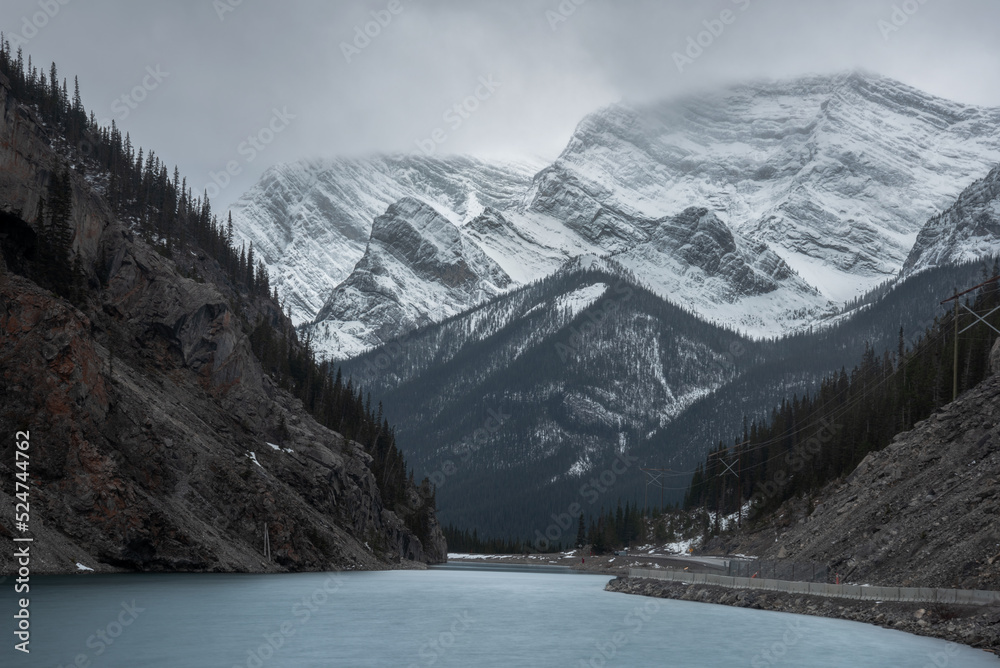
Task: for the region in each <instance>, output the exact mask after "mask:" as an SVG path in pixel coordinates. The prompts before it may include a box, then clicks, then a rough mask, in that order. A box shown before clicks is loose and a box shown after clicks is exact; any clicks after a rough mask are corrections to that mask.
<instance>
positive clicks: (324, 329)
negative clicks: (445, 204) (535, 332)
mask: <svg viewBox="0 0 1000 668" xmlns="http://www.w3.org/2000/svg"><path fill="white" fill-rule="evenodd" d="M510 282H511V281H510V277H509V276H508V275H507V274H506V273H505V272H504V270H503V269H501V268H500V266H499V265H497V264H496V263H495V262H494V261H493V260H491V259H490V258H489V257H487V256H486V254H485V253H483V252H482V251H481V250H480V249H479V247H478V246H476V245H475V244H473V243H470V242H468V241H466V240H464V239H463V237H462V234H461V232H460V230H459V228H458V227H456V226H455V224H454V223H452V222H451V221H449V220H448V219H446V218H445V217H444V216H442V215H441V214H440V213H438V211H437V210H436V209H435V208H434V207H432V206H431V205H429V204H427V203H425V202H422V201H420V200H417V199H414V198H412V197H404V198H403V199H401V200H399V201H398V202H396V203H395V204H393V205H392V206H390V207H389V209H388V210H387V211H386V212H385V214H383V215H381V216H379V217H378V218H376V219H375V222H374V224H373V226H372V232H371V239H370V241H369V242H368V247H367V248H366V249H365V254H364V256H363V257H362V258H361V260H360V261H359V262H358V264H357V266H356V267H355V268H354V271H352V272H351V274H350V276H348V277H347V279H346V280H344V281H343V282H342V283H341V284H340V285H338V286H337V287H336V288H335V289H334V290H333V292H332V293H331V294H330V296H329V298H328V299H327V302H326V304H325V305H324V306H323V308H322V309H321V310H320V312H319V313H318V314H317V316H316V320H315V322H314V323H313V324H310V325H307V326H305V327H304V328H303V329H304V331H305V332H307V333H309V334H311V336H312V342H313V345H314V346H315V348H316V349H317V350H319V351H321V353H323V354H325V355H329V356H332V357H336V358H338V359H343V358H345V357H353V356H355V355H357V354H359V353H361V352H363V351H364V350H365V349H367V348H371V347H374V346H376V345H379V344H382V343H385V342H387V341H389V340H390V339H393V338H395V337H397V336H400V335H401V334H404V333H406V332H408V331H410V330H412V329H415V328H417V327H420V326H421V325H425V324H428V323H430V322H433V321H435V320H439V319H441V318H444V317H447V316H449V315H453V314H455V313H457V312H459V311H461V310H464V309H465V308H466V307H467V306H468V305H469V304H472V303H479V302H482V301H484V300H486V299H487V298H490V297H494V296H496V295H497V294H498V293H499V292H500V291H501V290H503V289H504V288H506V287H507V286H509V285H510Z"/></svg>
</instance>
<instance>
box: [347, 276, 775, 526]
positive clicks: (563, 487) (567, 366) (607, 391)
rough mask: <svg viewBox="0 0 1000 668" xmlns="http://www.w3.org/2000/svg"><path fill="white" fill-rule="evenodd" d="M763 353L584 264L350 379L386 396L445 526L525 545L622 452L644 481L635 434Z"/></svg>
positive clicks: (413, 341)
mask: <svg viewBox="0 0 1000 668" xmlns="http://www.w3.org/2000/svg"><path fill="white" fill-rule="evenodd" d="M757 347H758V344H756V343H754V342H752V341H749V340H746V339H743V338H742V337H740V336H739V335H737V334H736V333H734V332H732V331H730V330H726V329H722V328H720V327H718V326H715V325H712V324H709V323H705V322H703V321H702V320H700V319H698V318H697V317H695V316H694V315H692V314H690V313H687V312H685V311H684V310H682V309H680V308H678V307H676V306H674V305H672V304H669V303H667V302H665V301H663V300H662V299H659V298H658V297H656V296H655V295H653V294H652V293H650V292H648V291H647V290H644V289H643V288H641V287H640V286H638V285H637V284H636V283H635V282H634V278H633V277H632V276H630V275H629V273H628V272H627V271H624V270H622V268H621V267H620V266H618V265H617V264H616V263H615V262H614V261H613V260H604V259H599V258H596V257H594V256H585V257H582V258H577V259H575V260H572V261H570V262H567V263H566V265H565V266H564V267H563V268H562V269H560V270H559V271H557V272H556V273H555V274H553V275H551V276H549V277H546V278H545V279H543V280H541V281H538V282H536V283H533V284H531V285H528V286H525V287H521V288H518V289H515V290H512V291H509V292H507V293H505V294H503V295H500V296H498V297H497V298H495V299H492V300H490V301H488V302H486V303H485V304H482V305H480V306H478V307H476V308H473V309H470V310H468V311H466V312H464V313H462V314H460V315H457V316H455V317H452V318H448V319H447V320H445V321H444V322H442V323H438V324H434V325H431V326H429V327H425V328H421V329H420V330H419V331H416V332H413V333H412V334H410V335H409V336H407V337H406V338H405V339H404V340H400V341H396V342H393V343H391V344H390V345H387V346H384V347H381V348H376V349H374V350H372V351H370V352H367V353H366V354H363V355H360V356H358V357H356V358H354V359H351V360H348V361H346V362H345V363H344V365H343V372H344V374H345V376H348V377H351V378H352V379H353V381H354V382H355V383H358V384H360V385H361V386H363V387H365V388H366V390H370V391H371V392H372V394H373V396H374V397H377V398H378V399H379V400H380V401H382V402H384V405H385V407H386V408H385V410H386V416H387V417H388V418H389V419H390V420H392V421H393V423H394V424H396V425H398V427H397V429H398V431H397V434H398V438H399V442H400V443H402V444H404V445H403V447H405V448H406V452H407V458H408V461H409V462H411V464H412V465H413V467H414V472H415V474H416V475H417V476H418V478H422V477H423V476H428V477H430V478H431V480H432V481H433V482H434V484H435V486H436V495H437V496H436V499H437V503H438V506H437V507H438V509H439V513H440V517H441V521H442V522H444V523H449V522H451V523H456V524H458V525H459V526H475V527H478V529H479V530H480V531H481V532H483V533H489V534H492V535H520V536H523V535H528V534H530V533H531V527H533V526H542V527H544V526H545V524H544V523H543V524H538V523H539V522H547V521H548V516H549V514H550V513H551V512H552V511H553V509H556V508H560V507H566V506H568V505H569V504H570V503H572V502H574V501H579V500H580V499H579V498H578V490H579V489H580V486H581V485H585V483H586V482H587V480H589V479H591V478H593V476H594V475H596V474H598V473H600V472H601V471H602V470H608V469H609V467H611V465H612V463H613V462H615V461H616V459H617V458H618V457H620V456H621V457H624V456H625V455H626V454H627V455H628V456H629V459H627V460H626V461H627V462H630V464H628V465H627V467H628V468H629V469H630V470H629V471H628V473H627V474H625V475H622V477H621V479H622V481H623V483H624V481H625V480H626V479H628V481H629V482H634V481H638V480H639V477H640V473H639V471H638V470H637V466H636V459H635V457H636V456H637V455H638V453H639V451H638V450H637V448H638V447H639V444H638V441H637V435H638V434H642V435H647V434H649V433H651V432H653V431H655V430H657V429H659V428H661V427H662V426H663V425H666V424H669V423H670V422H671V421H672V420H673V419H675V418H676V417H677V416H678V415H680V414H681V413H682V412H683V411H684V410H685V409H686V408H688V407H689V406H690V405H692V404H693V403H694V402H696V401H698V400H699V399H701V398H703V397H704V396H705V395H706V394H708V393H709V392H710V391H711V390H713V389H715V388H718V387H720V386H722V385H724V384H725V383H727V382H729V381H732V380H733V379H734V378H735V377H736V375H737V374H738V367H739V365H738V364H737V363H736V362H735V361H734V360H735V359H736V357H737V356H738V357H739V361H740V363H741V364H748V363H750V361H751V360H753V361H757V359H758V358H757V355H756V352H755V351H756V349H757ZM699 453H700V450H699ZM643 454H644V455H648V453H643ZM643 461H644V462H645V461H646V459H645V458H644V459H643ZM640 465H647V464H645V463H644V464H640ZM619 467H620V464H616V465H615V470H616V471H618V472H619V473H621V469H620V468H619ZM498 508H502V509H503V512H498Z"/></svg>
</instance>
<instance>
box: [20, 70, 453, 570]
mask: <svg viewBox="0 0 1000 668" xmlns="http://www.w3.org/2000/svg"><path fill="white" fill-rule="evenodd" d="M60 142H61V140H60V139H59V138H58V137H56V136H55V135H54V134H53V133H51V132H50V131H49V130H48V129H47V127H46V125H45V123H44V122H43V121H42V120H41V119H40V118H39V117H38V116H36V115H35V113H34V112H32V111H31V110H29V109H27V108H26V107H24V106H22V105H20V104H19V103H18V102H17V101H16V100H15V99H14V98H13V97H12V95H11V93H10V87H9V85H8V83H7V81H6V80H3V79H2V78H0V209H2V212H3V213H2V214H0V215H2V221H0V222H2V226H0V240H2V242H3V258H4V259H3V261H0V270H2V271H0V394H2V396H3V406H2V411H0V436H2V440H0V477H2V479H3V480H5V481H8V482H11V481H13V480H15V472H16V471H17V469H15V445H14V444H15V441H14V438H15V433H16V432H17V431H20V430H29V431H30V450H29V454H30V467H29V472H30V475H31V490H30V508H31V513H30V515H31V521H30V534H25V535H33V536H34V539H35V541H34V543H33V544H32V552H33V555H34V558H33V561H32V570H33V572H36V573H41V572H67V571H75V570H77V568H78V566H77V564H82V565H84V566H86V567H88V568H92V569H95V570H98V571H102V570H112V569H115V568H123V569H134V570H193V571H205V570H214V571H266V570H285V569H287V570H313V569H316V570H318V569H337V568H382V567H387V566H389V565H391V564H394V563H395V564H399V563H401V561H403V560H410V561H423V562H436V561H442V560H444V559H445V558H446V554H445V552H446V547H445V544H444V539H443V537H442V535H441V533H440V529H439V527H438V526H437V523H436V520H434V519H433V514H431V515H430V519H429V521H428V522H425V523H424V524H423V525H422V526H421V527H420V529H419V530H418V531H414V530H413V529H412V528H408V526H411V527H412V526H413V522H408V521H407V520H408V519H409V518H408V517H407V515H408V513H412V514H416V513H417V512H418V511H419V510H421V509H422V508H423V507H424V506H425V504H426V503H427V501H426V499H425V498H424V496H426V495H421V494H420V493H419V492H418V490H417V489H416V488H415V487H414V486H413V485H412V484H411V485H410V486H409V487H408V489H407V497H408V498H406V499H404V501H403V503H402V504H401V505H400V504H397V506H396V512H393V511H392V510H390V509H389V508H387V507H386V505H385V504H384V503H383V501H382V498H381V496H380V492H379V486H378V484H377V483H376V479H375V476H374V475H373V473H372V470H371V466H370V461H371V457H370V456H369V455H368V454H367V453H366V452H364V451H363V449H362V448H361V446H360V445H358V444H356V443H354V442H353V441H350V440H347V439H345V438H344V437H342V436H341V435H340V434H338V433H335V432H333V431H330V430H328V429H326V428H325V427H323V426H321V425H320V424H318V423H317V422H316V421H315V420H314V419H313V418H312V417H311V416H310V415H309V414H308V412H307V411H306V410H305V409H304V408H303V405H302V403H301V401H299V400H298V399H295V398H293V397H292V396H291V395H290V394H288V393H287V392H285V391H284V390H282V389H280V388H279V387H278V386H277V384H276V383H275V382H274V381H273V380H272V378H271V377H270V376H269V375H268V374H267V373H265V372H264V371H263V370H262V367H261V365H260V363H259V361H258V360H257V358H256V357H255V355H254V353H253V350H252V347H251V344H250V339H249V338H248V333H249V332H250V329H251V327H250V324H249V323H258V322H262V321H263V322H268V323H271V324H272V326H274V327H275V328H276V329H279V330H280V329H284V330H286V331H289V332H290V331H291V325H290V323H289V322H288V321H287V319H285V317H284V316H283V315H282V313H281V311H280V308H279V307H278V306H277V305H276V304H275V302H274V301H273V300H271V299H269V298H263V297H250V296H247V295H246V294H241V293H240V291H239V290H238V289H236V288H234V287H233V286H232V285H231V284H230V283H229V281H228V280H227V279H226V276H225V274H224V272H222V271H221V269H220V268H219V266H218V263H217V262H215V261H214V260H212V259H211V258H210V257H209V256H208V255H207V254H206V253H204V252H201V251H200V249H198V248H197V247H196V246H193V245H191V244H190V243H189V244H186V245H177V246H175V247H174V248H173V249H172V250H164V248H163V247H162V246H157V247H155V248H154V247H153V246H152V245H151V244H150V243H148V242H146V241H144V240H143V239H142V238H141V236H140V235H138V234H134V233H133V231H132V229H131V227H130V225H129V224H128V223H126V222H123V221H121V220H119V219H118V218H117V217H116V216H115V215H114V214H113V213H112V210H111V209H110V208H109V206H108V205H107V204H106V202H105V201H104V199H103V197H101V195H100V194H99V193H98V192H97V188H95V187H92V186H91V184H92V183H98V182H99V181H100V175H96V177H95V175H93V174H91V173H90V172H89V171H88V177H87V178H84V177H83V176H82V174H81V173H80V171H79V170H70V186H71V203H72V218H71V223H70V227H71V231H72V237H73V253H74V255H76V256H78V257H79V259H80V269H81V270H82V272H83V274H84V276H85V281H86V285H87V289H86V290H85V294H84V295H83V297H82V299H80V300H78V302H77V304H78V306H73V305H71V304H70V302H68V301H66V300H64V299H62V298H59V297H57V296H56V295H54V294H53V293H52V292H50V291H48V290H46V289H43V288H42V287H40V286H39V285H37V284H36V283H35V282H33V281H32V280H29V278H27V277H25V276H22V275H18V273H19V271H18V270H19V268H20V267H22V266H23V265H24V264H25V263H26V262H27V260H28V259H30V258H31V256H32V254H33V253H34V252H35V250H36V245H37V237H38V234H37V233H38V225H37V223H36V222H35V221H36V220H37V219H38V211H39V202H40V201H41V200H42V199H43V198H44V197H45V193H46V188H47V186H48V184H49V183H50V180H51V179H52V178H54V175H55V174H57V173H58V171H59V170H60V169H61V166H62V165H63V162H64V161H63V159H64V157H65V156H66V155H67V153H69V152H71V150H70V149H67V148H66V147H64V146H61V144H60ZM24 221H31V222H30V223H29V222H24ZM189 277H190V278H189ZM272 444H273V445H272ZM12 493H13V485H12V484H7V483H5V484H4V485H3V486H2V487H0V555H2V556H0V571H4V572H12V570H13V569H14V562H13V559H12V556H11V555H13V553H14V549H13V543H12V538H13V537H14V534H15V532H16V531H15V522H14V508H15V499H14V497H13V494H12ZM265 526H266V527H267V531H268V534H269V537H270V547H271V552H272V562H270V563H269V562H267V561H265V559H264V553H263V550H264V536H263V534H264V528H265ZM417 533H419V534H420V535H421V537H418V536H417V535H416V534H417Z"/></svg>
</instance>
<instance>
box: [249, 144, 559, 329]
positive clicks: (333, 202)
mask: <svg viewBox="0 0 1000 668" xmlns="http://www.w3.org/2000/svg"><path fill="white" fill-rule="evenodd" d="M542 166H543V165H541V164H540V163H536V162H531V161H523V162H513V161H508V162H485V161H482V160H477V159H475V158H470V157H464V156H450V157H448V156H445V157H424V156H375V157H371V158H364V159H327V160H301V161H299V162H295V163H290V164H283V165H277V166H275V167H272V168H270V169H268V170H267V171H266V172H265V173H264V175H263V176H262V177H261V179H260V181H259V182H258V183H257V184H256V185H255V186H254V187H253V188H251V189H250V190H249V191H247V192H246V193H245V194H244V195H243V196H242V197H240V199H239V200H238V201H237V202H236V204H235V205H234V206H233V209H232V214H233V224H234V228H235V232H236V238H237V242H240V241H242V242H244V243H246V244H247V245H249V244H250V243H251V242H252V243H253V245H254V251H255V253H256V254H257V256H258V257H260V258H261V259H262V260H263V261H264V263H265V264H266V265H267V267H268V270H269V271H270V274H271V282H272V284H274V285H276V286H277V287H278V292H279V293H280V294H281V295H282V297H283V298H284V299H285V300H286V301H287V303H288V305H289V306H290V307H291V309H292V317H293V320H294V321H295V322H296V323H303V322H308V321H310V320H312V319H313V318H314V317H315V316H316V314H317V313H318V312H319V310H320V308H322V306H323V304H324V303H326V300H327V298H328V297H329V296H330V293H331V291H332V290H333V288H335V287H336V286H337V285H338V284H340V282H341V281H343V280H344V279H346V278H347V277H348V275H349V274H350V273H351V272H352V271H353V270H354V265H355V264H357V262H358V260H360V259H361V256H362V255H364V252H365V247H366V246H367V244H368V239H369V236H370V234H371V229H372V221H373V220H374V219H375V218H376V217H377V216H380V215H382V214H383V213H385V210H386V208H387V207H388V206H389V205H390V204H392V203H393V202H396V201H398V200H399V199H401V198H403V197H414V198H416V199H419V200H421V201H424V202H427V203H429V204H431V205H433V206H434V207H435V208H437V209H438V211H439V212H441V213H442V214H443V215H444V216H446V217H447V218H448V219H449V220H451V221H452V222H454V223H455V224H462V223H463V222H466V221H468V220H469V219H471V218H474V217H475V216H477V215H479V214H480V213H481V212H482V211H483V209H484V208H485V207H486V206H491V207H495V208H499V209H505V208H509V207H511V206H514V204H516V203H517V202H518V201H519V199H520V198H521V197H522V196H523V194H524V191H525V190H526V189H527V187H528V185H529V184H530V182H531V177H532V176H533V175H534V174H535V173H536V172H537V171H538V170H539V169H541V167H542Z"/></svg>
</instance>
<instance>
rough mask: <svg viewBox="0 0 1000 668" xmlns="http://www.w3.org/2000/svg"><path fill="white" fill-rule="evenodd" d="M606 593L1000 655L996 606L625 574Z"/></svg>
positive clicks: (998, 610)
mask: <svg viewBox="0 0 1000 668" xmlns="http://www.w3.org/2000/svg"><path fill="white" fill-rule="evenodd" d="M605 589H606V590H607V591H613V592H620V593H624V594H635V595H640V596H654V597H657V598H671V599H676V600H680V601H697V602H701V603H715V604H718V605H731V606H734V607H738V608H753V609H756V610H774V611H777V612H791V613H795V614H800V615H813V616H817V617H832V618H837V619H846V620H850V621H855V622H864V623H866V624H874V625H876V626H882V627H884V628H887V629H893V630H896V631H905V632H906V633H913V634H916V635H921V636H929V637H932V638H938V639H940V640H949V641H952V642H957V643H962V644H963V645H968V646H970V647H974V648H976V649H982V650H985V651H987V652H991V653H993V654H996V655H998V656H1000V608H998V607H981V606H957V605H942V604H928V603H891V602H884V603H875V602H871V601H854V600H850V599H841V598H827V597H823V596H804V595H799V594H787V593H782V592H771V591H759V590H745V589H727V588H725V587H715V586H711V585H686V584H683V583H675V582H665V581H662V580H648V579H642V578H628V577H621V576H619V577H617V578H615V579H614V580H612V581H611V582H609V583H608V584H607V586H606V587H605ZM998 665H1000V664H998Z"/></svg>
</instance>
